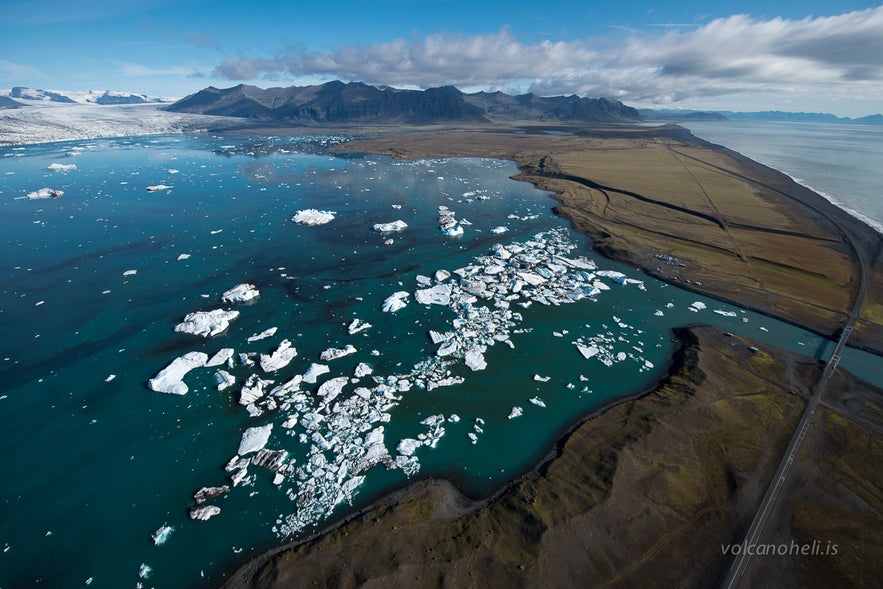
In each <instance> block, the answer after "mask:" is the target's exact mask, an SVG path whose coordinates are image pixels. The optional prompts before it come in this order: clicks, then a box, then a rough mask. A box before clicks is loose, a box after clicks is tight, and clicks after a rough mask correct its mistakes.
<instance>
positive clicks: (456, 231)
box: [441, 223, 463, 237]
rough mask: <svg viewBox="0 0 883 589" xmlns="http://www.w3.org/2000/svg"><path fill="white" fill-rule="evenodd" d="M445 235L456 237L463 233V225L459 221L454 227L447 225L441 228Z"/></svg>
mask: <svg viewBox="0 0 883 589" xmlns="http://www.w3.org/2000/svg"><path fill="white" fill-rule="evenodd" d="M441 232H442V234H443V235H447V236H450V237H456V236H458V235H463V226H462V225H460V224H459V223H457V224H456V225H454V226H453V227H445V228H444V229H442V230H441Z"/></svg>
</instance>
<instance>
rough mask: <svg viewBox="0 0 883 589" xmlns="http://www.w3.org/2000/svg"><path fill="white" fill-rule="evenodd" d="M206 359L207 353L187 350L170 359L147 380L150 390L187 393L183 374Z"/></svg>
mask: <svg viewBox="0 0 883 589" xmlns="http://www.w3.org/2000/svg"><path fill="white" fill-rule="evenodd" d="M207 360H208V354H205V353H203V352H188V353H186V354H184V355H183V356H181V357H179V358H175V359H174V360H172V362H171V364H169V365H168V366H166V367H165V368H163V369H162V370H160V371H159V373H158V374H157V375H156V376H154V377H153V378H151V379H150V380H149V381H147V386H148V387H150V390H152V391H156V392H157V393H169V394H172V395H185V394H187V390H188V389H187V385H186V384H184V381H183V379H184V376H185V375H186V374H187V373H188V372H190V371H191V370H193V369H194V368H202V367H203V366H205V363H206V361H207Z"/></svg>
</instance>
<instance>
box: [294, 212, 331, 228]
mask: <svg viewBox="0 0 883 589" xmlns="http://www.w3.org/2000/svg"><path fill="white" fill-rule="evenodd" d="M334 215H335V213H334V212H332V211H319V210H316V209H303V210H300V211H298V212H297V213H295V214H294V216H293V217H292V218H291V220H292V221H294V222H295V223H297V224H298V225H324V224H325V223H330V222H331V221H333V220H334Z"/></svg>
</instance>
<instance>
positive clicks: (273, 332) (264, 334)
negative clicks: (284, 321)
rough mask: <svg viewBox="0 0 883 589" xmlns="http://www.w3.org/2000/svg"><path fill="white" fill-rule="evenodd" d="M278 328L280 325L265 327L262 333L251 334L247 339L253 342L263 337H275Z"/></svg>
mask: <svg viewBox="0 0 883 589" xmlns="http://www.w3.org/2000/svg"><path fill="white" fill-rule="evenodd" d="M278 329H279V328H278V327H271V328H269V329H265V330H264V331H262V332H260V333H256V334H254V335H252V336H250V337H249V338H248V340H246V341H248V343H253V342H256V341H260V340H262V339H266V338H268V337H273V336H274V335H276V331H277V330H278Z"/></svg>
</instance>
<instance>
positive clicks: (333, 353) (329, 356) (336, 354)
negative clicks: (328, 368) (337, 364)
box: [319, 344, 358, 362]
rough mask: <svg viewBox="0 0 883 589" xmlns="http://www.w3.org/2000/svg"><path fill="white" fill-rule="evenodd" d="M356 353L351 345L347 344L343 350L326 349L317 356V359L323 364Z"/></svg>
mask: <svg viewBox="0 0 883 589" xmlns="http://www.w3.org/2000/svg"><path fill="white" fill-rule="evenodd" d="M357 351H358V350H356V348H355V347H353V345H352V344H347V345H346V347H344V348H328V349H327V350H325V351H324V352H322V353H321V354H319V359H320V360H322V361H323V362H328V361H329V360H336V359H337V358H343V357H344V356H349V355H350V354H355V353H356V352H357Z"/></svg>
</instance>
